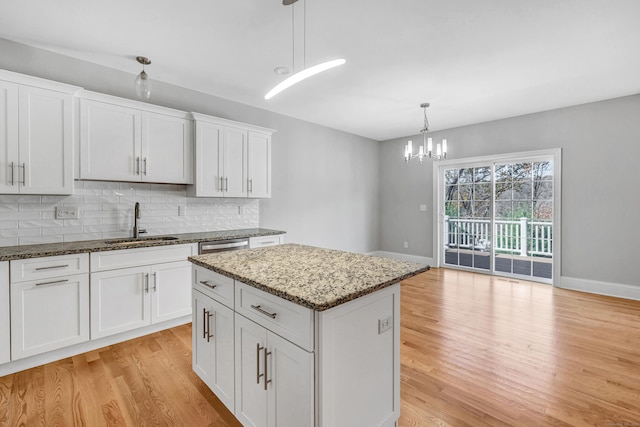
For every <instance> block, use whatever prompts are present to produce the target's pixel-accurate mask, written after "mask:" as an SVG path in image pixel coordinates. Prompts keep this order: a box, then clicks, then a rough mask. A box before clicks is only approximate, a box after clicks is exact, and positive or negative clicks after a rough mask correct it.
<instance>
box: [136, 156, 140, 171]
mask: <svg viewBox="0 0 640 427" xmlns="http://www.w3.org/2000/svg"><path fill="white" fill-rule="evenodd" d="M136 175H140V157H136Z"/></svg>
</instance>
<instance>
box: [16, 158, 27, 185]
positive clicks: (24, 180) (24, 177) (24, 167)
mask: <svg viewBox="0 0 640 427" xmlns="http://www.w3.org/2000/svg"><path fill="white" fill-rule="evenodd" d="M18 167H20V166H18ZM18 184H22V185H27V165H26V163H23V164H22V183H20V182H19V183H18Z"/></svg>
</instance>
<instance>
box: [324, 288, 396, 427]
mask: <svg viewBox="0 0 640 427" xmlns="http://www.w3.org/2000/svg"><path fill="white" fill-rule="evenodd" d="M316 326H317V328H316V354H317V358H316V360H317V363H316V425H317V426H323V427H328V426H332V427H341V426H345V427H347V426H363V427H364V426H376V427H378V426H379V427H391V426H397V422H398V417H399V416H400V284H399V283H397V284H395V285H393V286H390V287H387V288H384V289H382V290H380V291H377V292H374V293H372V294H369V295H366V296H364V297H362V298H358V299H356V300H353V301H350V302H348V303H345V304H342V305H339V306H337V307H334V308H331V309H329V310H326V311H320V312H316Z"/></svg>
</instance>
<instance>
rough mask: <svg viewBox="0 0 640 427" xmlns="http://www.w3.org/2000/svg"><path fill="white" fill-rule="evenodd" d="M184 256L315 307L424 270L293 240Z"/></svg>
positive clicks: (339, 301) (351, 297) (323, 307)
mask: <svg viewBox="0 0 640 427" xmlns="http://www.w3.org/2000/svg"><path fill="white" fill-rule="evenodd" d="M189 260H190V261H191V262H192V263H194V264H196V265H199V266H201V267H204V268H207V269H209V270H212V271H215V272H217V273H220V274H222V275H224V276H227V277H231V278H233V279H235V280H238V281H240V282H243V283H246V284H247V285H250V286H253V287H255V288H258V289H261V290H263V291H266V292H269V293H271V294H273V295H277V296H279V297H281V298H284V299H286V300H289V301H292V302H295V303H297V304H299V305H302V306H304V307H309V308H312V309H314V310H318V311H322V310H326V309H329V308H332V307H335V306H337V305H340V304H343V303H345V302H347V301H351V300H354V299H356V298H359V297H361V296H364V295H366V294H369V293H372V292H375V291H377V290H379V289H382V288H385V287H387V286H390V285H392V284H394V283H397V282H400V281H401V280H404V279H407V278H409V277H412V276H415V275H416V274H419V273H422V272H424V271H427V270H429V266H428V265H425V264H416V263H413V262H407V261H398V260H395V259H390V258H382V257H377V256H370V255H363V254H356V253H351V252H342V251H336V250H331V249H322V248H316V247H313V246H303V245H298V244H285V245H278V246H270V247H266V248H257V249H247V250H243V251H232V252H219V253H212V254H204V255H198V256H192V257H189Z"/></svg>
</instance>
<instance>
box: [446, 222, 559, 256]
mask: <svg viewBox="0 0 640 427" xmlns="http://www.w3.org/2000/svg"><path fill="white" fill-rule="evenodd" d="M494 224H495V233H494V237H493V238H492V236H491V221H490V220H485V219H467V218H449V217H448V216H445V217H444V242H445V245H446V246H447V247H449V248H465V249H476V250H486V251H488V250H490V249H491V242H492V241H493V250H494V251H496V252H502V253H512V254H517V255H522V256H529V255H541V256H551V255H553V225H552V223H551V222H548V221H531V220H529V219H528V218H520V220H517V221H506V220H497V221H495V222H494Z"/></svg>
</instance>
